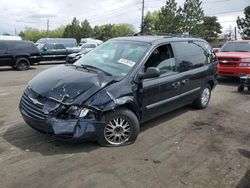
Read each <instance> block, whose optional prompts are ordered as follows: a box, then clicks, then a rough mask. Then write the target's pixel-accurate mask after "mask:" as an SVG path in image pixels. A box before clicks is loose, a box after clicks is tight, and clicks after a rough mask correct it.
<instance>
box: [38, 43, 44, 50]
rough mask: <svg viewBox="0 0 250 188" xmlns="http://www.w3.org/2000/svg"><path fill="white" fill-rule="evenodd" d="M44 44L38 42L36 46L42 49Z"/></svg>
mask: <svg viewBox="0 0 250 188" xmlns="http://www.w3.org/2000/svg"><path fill="white" fill-rule="evenodd" d="M43 46H44V44H42V43H36V47H37V48H38V49H39V50H41V49H42V48H43Z"/></svg>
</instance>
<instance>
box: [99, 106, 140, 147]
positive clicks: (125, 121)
mask: <svg viewBox="0 0 250 188" xmlns="http://www.w3.org/2000/svg"><path fill="white" fill-rule="evenodd" d="M139 129H140V128H139V121H138V118H137V117H136V115H135V114H134V113H133V112H132V111H130V110H128V109H126V108H122V109H118V110H116V111H112V112H109V113H107V114H106V123H105V126H103V127H102V128H101V129H100V132H99V135H98V143H99V144H100V145H102V146H113V147H114V146H123V145H128V144H132V143H134V141H135V140H136V138H137V136H138V134H139Z"/></svg>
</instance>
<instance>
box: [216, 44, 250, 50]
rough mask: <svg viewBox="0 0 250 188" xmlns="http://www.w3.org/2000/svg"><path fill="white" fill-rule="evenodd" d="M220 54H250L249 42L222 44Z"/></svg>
mask: <svg viewBox="0 0 250 188" xmlns="http://www.w3.org/2000/svg"><path fill="white" fill-rule="evenodd" d="M220 51H221V52H250V42H229V43H226V44H224V46H223V47H222V48H221V50H220Z"/></svg>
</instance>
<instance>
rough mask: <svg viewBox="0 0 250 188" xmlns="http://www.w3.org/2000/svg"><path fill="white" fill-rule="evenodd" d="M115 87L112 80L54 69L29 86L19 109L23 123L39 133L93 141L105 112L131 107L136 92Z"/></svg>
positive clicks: (124, 86)
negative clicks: (128, 104)
mask: <svg viewBox="0 0 250 188" xmlns="http://www.w3.org/2000/svg"><path fill="white" fill-rule="evenodd" d="M55 72H56V73H57V74H56V75H55ZM72 75H73V76H72ZM109 86H112V87H109ZM119 87H120V86H119V81H118V80H115V79H114V78H113V77H109V76H106V75H103V74H96V73H95V74H94V73H90V72H83V71H77V70H75V68H74V67H67V66H58V67H56V68H52V69H49V70H48V71H45V72H42V73H40V74H39V75H38V76H36V77H35V78H34V79H32V80H31V82H29V86H28V87H27V88H26V90H25V91H24V94H23V96H22V98H21V101H20V106H19V108H20V112H21V114H22V116H23V119H24V120H25V122H27V123H28V124H29V125H30V126H31V127H33V128H34V129H36V130H38V131H40V132H43V133H47V134H54V135H55V136H57V137H60V138H66V139H73V140H74V139H76V140H79V139H85V140H86V139H94V140H95V139H96V138H97V136H98V133H99V129H100V128H102V127H104V125H105V122H106V120H105V116H104V114H105V112H108V111H112V110H115V109H116V108H117V107H119V106H121V105H123V104H126V103H131V104H134V103H135V101H133V100H135V98H136V97H134V95H135V91H136V89H135V91H132V88H131V85H129V84H125V85H123V87H120V88H119ZM112 88H113V89H112ZM117 88H119V90H118V89H117Z"/></svg>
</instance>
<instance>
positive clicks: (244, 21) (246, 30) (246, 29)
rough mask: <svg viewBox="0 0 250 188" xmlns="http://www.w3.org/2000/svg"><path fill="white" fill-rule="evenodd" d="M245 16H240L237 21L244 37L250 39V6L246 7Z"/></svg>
mask: <svg viewBox="0 0 250 188" xmlns="http://www.w3.org/2000/svg"><path fill="white" fill-rule="evenodd" d="M244 14H245V18H240V17H238V18H237V20H236V22H237V26H238V29H239V32H240V34H241V37H242V39H250V6H247V7H246V8H245V9H244Z"/></svg>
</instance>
